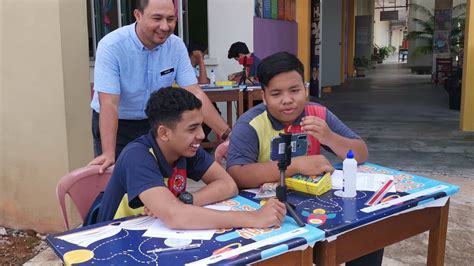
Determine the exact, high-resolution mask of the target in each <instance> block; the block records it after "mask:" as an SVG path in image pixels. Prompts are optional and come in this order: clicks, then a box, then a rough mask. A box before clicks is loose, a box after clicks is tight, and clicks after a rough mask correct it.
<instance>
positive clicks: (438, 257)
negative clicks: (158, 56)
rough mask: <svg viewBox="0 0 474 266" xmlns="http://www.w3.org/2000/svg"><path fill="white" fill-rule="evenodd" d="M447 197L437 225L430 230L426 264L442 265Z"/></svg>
mask: <svg viewBox="0 0 474 266" xmlns="http://www.w3.org/2000/svg"><path fill="white" fill-rule="evenodd" d="M448 212H449V199H448V201H447V202H446V204H445V205H444V206H443V207H441V211H440V215H439V220H438V225H437V226H436V227H435V228H433V229H432V230H430V236H429V242H428V262H427V265H440V266H441V265H444V254H445V248H446V234H447V231H448Z"/></svg>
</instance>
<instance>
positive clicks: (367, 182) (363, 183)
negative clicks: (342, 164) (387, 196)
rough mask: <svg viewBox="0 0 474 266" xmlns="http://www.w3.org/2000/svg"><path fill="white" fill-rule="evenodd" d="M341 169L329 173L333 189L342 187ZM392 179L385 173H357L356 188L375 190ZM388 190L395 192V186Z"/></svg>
mask: <svg viewBox="0 0 474 266" xmlns="http://www.w3.org/2000/svg"><path fill="white" fill-rule="evenodd" d="M342 177H343V175H342V171H341V170H335V171H334V173H332V175H331V179H332V188H333V189H342ZM389 179H393V176H391V175H385V174H370V173H357V186H356V189H357V190H365V191H377V190H378V189H379V188H380V187H381V186H382V184H383V183H384V182H385V181H387V180H389ZM388 192H396V190H395V186H392V187H391V188H390V189H389V190H388Z"/></svg>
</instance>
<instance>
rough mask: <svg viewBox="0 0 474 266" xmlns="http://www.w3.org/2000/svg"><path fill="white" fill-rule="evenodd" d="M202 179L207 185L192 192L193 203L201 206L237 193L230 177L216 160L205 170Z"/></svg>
mask: <svg viewBox="0 0 474 266" xmlns="http://www.w3.org/2000/svg"><path fill="white" fill-rule="evenodd" d="M202 181H204V183H206V184H207V185H206V186H204V187H203V188H201V189H199V190H198V191H196V192H193V193H192V194H193V201H194V203H193V204H194V205H198V206H203V205H207V204H210V203H214V202H218V201H223V200H225V199H228V198H231V197H233V196H235V195H237V193H239V190H238V189H237V185H236V184H235V182H234V180H233V179H232V177H230V175H229V174H228V173H227V172H226V171H225V170H224V168H222V166H220V165H219V164H218V163H216V162H213V163H212V165H211V167H209V169H208V170H207V171H206V173H205V174H204V176H203V177H202Z"/></svg>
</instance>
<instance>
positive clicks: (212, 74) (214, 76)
mask: <svg viewBox="0 0 474 266" xmlns="http://www.w3.org/2000/svg"><path fill="white" fill-rule="evenodd" d="M209 79H210V82H211V86H215V85H216V73H214V69H211V74H210V76H209Z"/></svg>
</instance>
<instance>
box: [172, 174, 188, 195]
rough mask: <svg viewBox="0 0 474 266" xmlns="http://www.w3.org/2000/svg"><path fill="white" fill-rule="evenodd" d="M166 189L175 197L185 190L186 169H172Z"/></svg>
mask: <svg viewBox="0 0 474 266" xmlns="http://www.w3.org/2000/svg"><path fill="white" fill-rule="evenodd" d="M168 189H169V190H170V191H171V193H173V195H175V196H176V197H177V196H178V195H179V194H180V193H181V192H183V191H185V190H186V169H176V168H175V169H174V171H173V175H172V176H171V177H170V178H168Z"/></svg>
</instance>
